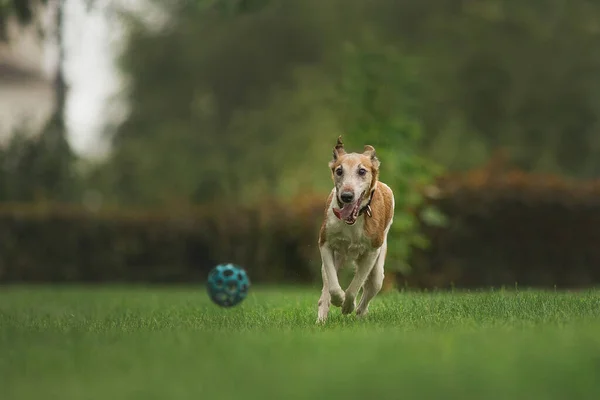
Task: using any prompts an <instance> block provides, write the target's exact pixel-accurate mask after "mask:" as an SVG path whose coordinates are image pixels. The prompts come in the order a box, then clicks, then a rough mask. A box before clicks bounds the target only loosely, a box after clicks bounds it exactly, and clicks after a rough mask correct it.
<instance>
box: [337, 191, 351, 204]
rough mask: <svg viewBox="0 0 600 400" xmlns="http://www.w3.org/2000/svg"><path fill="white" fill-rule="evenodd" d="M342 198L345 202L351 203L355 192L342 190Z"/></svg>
mask: <svg viewBox="0 0 600 400" xmlns="http://www.w3.org/2000/svg"><path fill="white" fill-rule="evenodd" d="M340 198H341V199H342V201H343V202H344V203H351V202H352V200H354V193H352V192H342V195H341V196H340Z"/></svg>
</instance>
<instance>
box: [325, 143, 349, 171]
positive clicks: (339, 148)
mask: <svg viewBox="0 0 600 400" xmlns="http://www.w3.org/2000/svg"><path fill="white" fill-rule="evenodd" d="M344 154H346V150H344V143H342V137H341V136H339V137H338V139H337V143H336V145H335V147H334V148H333V159H332V160H331V161H329V168H333V166H334V165H335V162H336V161H337V159H338V158H340V157H341V156H343V155H344Z"/></svg>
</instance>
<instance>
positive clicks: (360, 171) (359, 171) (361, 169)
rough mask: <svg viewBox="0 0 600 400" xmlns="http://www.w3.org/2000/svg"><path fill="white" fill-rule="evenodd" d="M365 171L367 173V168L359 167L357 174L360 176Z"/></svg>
mask: <svg viewBox="0 0 600 400" xmlns="http://www.w3.org/2000/svg"><path fill="white" fill-rule="evenodd" d="M366 173H367V170H366V169H364V168H360V169H359V170H358V174H359V175H360V176H364V175H365V174H366Z"/></svg>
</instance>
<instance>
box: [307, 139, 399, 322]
mask: <svg viewBox="0 0 600 400" xmlns="http://www.w3.org/2000/svg"><path fill="white" fill-rule="evenodd" d="M379 166H380V162H379V159H378V158H377V156H376V154H375V149H374V148H373V146H369V145H366V146H365V147H364V152H363V153H346V151H345V150H344V144H343V143H342V137H341V136H340V137H339V138H338V140H337V144H336V146H335V147H334V149H333V159H332V160H331V161H330V162H329V168H330V170H331V174H332V178H333V183H334V187H333V189H332V191H331V193H330V194H329V197H328V198H327V205H326V207H325V218H324V221H323V224H322V226H321V231H320V232H319V250H320V252H321V261H322V265H321V274H322V277H323V290H322V293H321V297H320V299H319V302H318V315H317V323H324V322H325V321H326V320H327V315H328V314H329V308H330V307H331V305H332V304H333V305H334V306H336V307H341V308H342V314H350V313H352V312H353V311H354V309H355V308H356V315H357V316H359V317H362V316H365V315H367V313H368V311H369V303H370V302H371V300H372V299H373V297H375V295H377V293H379V291H380V290H381V286H382V284H383V276H384V273H383V265H384V263H385V256H386V252H387V236H388V232H389V230H390V227H391V225H392V221H393V217H394V194H393V192H392V190H391V189H390V188H389V186H387V185H386V184H385V183H383V182H380V181H379ZM346 264H354V266H355V272H354V277H353V279H352V282H351V283H350V285H349V286H348V288H347V289H346V291H345V292H344V291H343V290H342V288H341V286H340V283H339V281H338V275H337V273H338V271H339V270H340V268H342V267H343V266H344V265H346ZM361 288H362V296H361V299H360V303H359V304H358V307H356V297H357V295H358V292H359V290H360V289H361Z"/></svg>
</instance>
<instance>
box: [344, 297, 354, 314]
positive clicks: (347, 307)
mask: <svg viewBox="0 0 600 400" xmlns="http://www.w3.org/2000/svg"><path fill="white" fill-rule="evenodd" d="M354 302H355V299H354V298H353V297H351V296H348V295H346V298H345V299H344V303H343V304H342V314H350V313H351V312H352V311H354V307H355V306H356V305H355V304H354Z"/></svg>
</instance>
